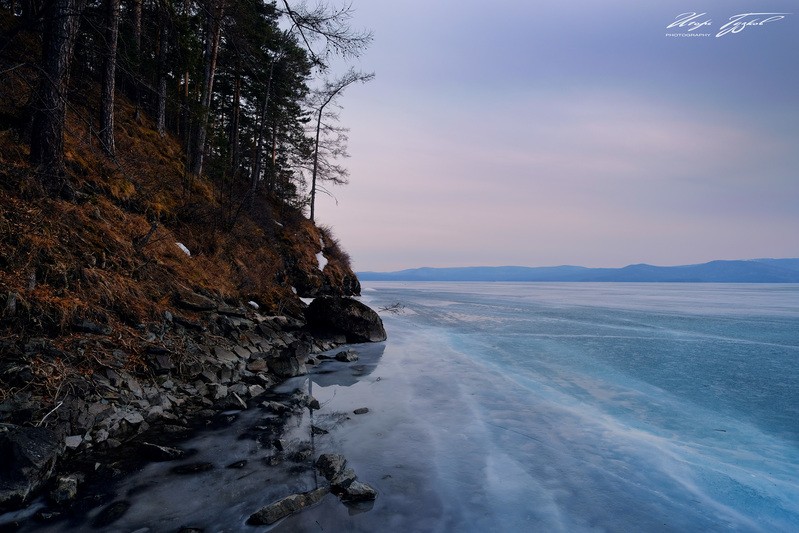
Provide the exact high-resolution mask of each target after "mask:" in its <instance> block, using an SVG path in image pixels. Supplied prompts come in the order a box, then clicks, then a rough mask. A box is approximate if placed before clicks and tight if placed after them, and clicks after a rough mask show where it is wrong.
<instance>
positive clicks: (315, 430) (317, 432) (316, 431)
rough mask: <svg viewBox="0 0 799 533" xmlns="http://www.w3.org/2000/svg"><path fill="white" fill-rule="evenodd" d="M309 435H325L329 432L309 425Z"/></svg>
mask: <svg viewBox="0 0 799 533" xmlns="http://www.w3.org/2000/svg"><path fill="white" fill-rule="evenodd" d="M311 433H313V434H314V435H327V434H328V433H330V432H329V431H328V430H326V429H324V428H320V427H319V426H314V425H311Z"/></svg>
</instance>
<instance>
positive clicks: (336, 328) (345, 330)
mask: <svg viewBox="0 0 799 533" xmlns="http://www.w3.org/2000/svg"><path fill="white" fill-rule="evenodd" d="M305 318H306V320H307V322H308V328H309V329H311V331H314V332H317V333H321V334H323V335H345V336H346V338H347V342H380V341H384V340H386V330H385V328H384V327H383V321H382V320H381V319H380V316H378V314H377V313H376V312H375V311H373V310H372V309H370V308H369V307H367V306H366V305H364V304H362V303H361V302H359V301H357V300H353V299H352V298H341V297H335V296H324V297H321V298H316V299H315V300H314V301H313V302H311V304H310V305H309V306H308V308H307V309H306V310H305Z"/></svg>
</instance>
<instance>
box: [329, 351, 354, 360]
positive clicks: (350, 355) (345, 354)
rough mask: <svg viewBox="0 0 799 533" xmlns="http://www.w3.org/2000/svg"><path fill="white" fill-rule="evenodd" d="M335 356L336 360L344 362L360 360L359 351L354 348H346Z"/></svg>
mask: <svg viewBox="0 0 799 533" xmlns="http://www.w3.org/2000/svg"><path fill="white" fill-rule="evenodd" d="M334 357H335V359H336V361H341V362H342V363H354V362H355V361H357V360H358V353H357V352H355V351H354V350H344V351H341V352H339V353H337V354H336V355H335V356H334Z"/></svg>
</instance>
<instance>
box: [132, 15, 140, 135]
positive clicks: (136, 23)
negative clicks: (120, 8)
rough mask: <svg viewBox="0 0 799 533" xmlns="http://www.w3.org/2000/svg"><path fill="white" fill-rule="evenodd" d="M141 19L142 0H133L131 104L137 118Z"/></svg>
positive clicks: (138, 107)
mask: <svg viewBox="0 0 799 533" xmlns="http://www.w3.org/2000/svg"><path fill="white" fill-rule="evenodd" d="M141 21H142V0H133V105H134V107H135V109H136V111H135V117H136V120H139V113H140V106H141V91H140V86H141V83H140V82H141Z"/></svg>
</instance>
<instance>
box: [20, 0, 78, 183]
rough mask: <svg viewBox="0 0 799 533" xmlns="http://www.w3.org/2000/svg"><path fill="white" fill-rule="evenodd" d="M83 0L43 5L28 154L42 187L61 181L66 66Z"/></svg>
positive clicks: (67, 66) (52, 2)
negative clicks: (42, 25)
mask: <svg viewBox="0 0 799 533" xmlns="http://www.w3.org/2000/svg"><path fill="white" fill-rule="evenodd" d="M83 5H84V4H83V0H49V1H48V2H47V4H46V5H45V7H44V11H45V21H44V31H43V35H44V41H43V43H42V64H41V67H42V68H41V79H40V82H39V87H38V89H37V91H36V96H35V97H34V106H35V109H34V114H33V134H32V136H31V152H30V158H31V162H32V163H33V164H34V165H37V167H38V169H37V173H38V176H39V179H40V180H41V182H42V184H43V185H44V187H45V189H46V190H47V191H48V192H49V193H51V194H55V193H58V192H60V191H61V190H62V189H63V187H64V185H65V182H64V176H63V173H64V122H65V119H66V97H67V86H68V83H69V66H70V62H71V61H72V51H73V49H74V45H75V36H76V35H77V31H78V25H79V23H80V12H81V10H82V8H83Z"/></svg>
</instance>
